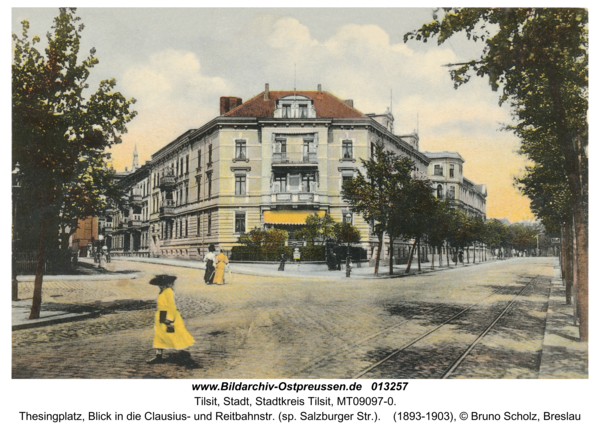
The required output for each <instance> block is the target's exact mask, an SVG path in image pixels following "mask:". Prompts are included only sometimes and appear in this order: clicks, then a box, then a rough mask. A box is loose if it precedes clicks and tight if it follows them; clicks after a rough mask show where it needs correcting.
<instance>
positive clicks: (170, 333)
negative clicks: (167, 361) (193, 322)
mask: <svg viewBox="0 0 600 431" xmlns="http://www.w3.org/2000/svg"><path fill="white" fill-rule="evenodd" d="M176 279H177V277H175V276H173V275H166V274H162V275H157V276H156V277H154V278H153V279H152V280H150V284H151V285H153V286H158V287H159V289H160V293H159V294H158V299H157V301H156V314H155V316H154V343H153V346H154V348H155V349H156V356H155V357H154V359H152V360H151V361H149V363H159V362H162V361H163V356H162V355H163V350H164V349H175V350H182V349H185V348H186V347H189V346H191V345H192V344H194V338H193V337H192V335H191V334H190V333H189V332H188V330H187V328H186V327H185V324H184V323H183V319H182V318H181V314H179V311H178V310H177V306H176V305H175V297H174V295H173V285H174V284H175V280H176Z"/></svg>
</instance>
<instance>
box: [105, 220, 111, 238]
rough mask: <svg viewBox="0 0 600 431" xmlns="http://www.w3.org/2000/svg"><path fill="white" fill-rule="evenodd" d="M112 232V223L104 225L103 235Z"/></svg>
mask: <svg viewBox="0 0 600 431" xmlns="http://www.w3.org/2000/svg"><path fill="white" fill-rule="evenodd" d="M112 232H113V228H112V223H111V224H110V226H105V227H104V235H108V236H110V235H112Z"/></svg>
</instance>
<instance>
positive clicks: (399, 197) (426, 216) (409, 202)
mask: <svg viewBox="0 0 600 431" xmlns="http://www.w3.org/2000/svg"><path fill="white" fill-rule="evenodd" d="M410 166H411V171H412V169H413V168H414V164H412V163H411V165H410ZM410 174H412V172H410ZM438 202H439V201H438V200H437V198H436V197H435V196H434V195H433V189H432V187H431V183H430V181H429V180H420V179H414V178H412V175H409V180H408V181H407V182H406V183H405V184H403V185H402V186H401V187H399V188H398V189H397V191H396V193H395V194H394V199H393V211H392V215H391V217H390V223H389V227H388V232H389V234H390V238H402V239H404V240H406V241H408V240H411V239H412V240H413V246H412V248H411V251H410V253H409V257H408V263H407V265H406V270H405V272H406V273H408V272H410V267H411V263H412V257H413V255H414V250H415V248H417V247H419V246H420V241H421V237H422V236H423V235H424V234H425V233H426V232H427V230H428V228H429V226H430V223H431V218H432V217H433V215H434V214H435V211H436V207H437V204H438ZM417 250H420V247H419V248H417ZM418 253H420V252H419V251H418ZM418 264H419V270H420V269H421V260H420V255H419V259H418ZM390 273H392V269H391V268H390Z"/></svg>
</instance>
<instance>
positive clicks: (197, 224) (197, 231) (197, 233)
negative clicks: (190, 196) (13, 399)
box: [196, 214, 200, 236]
mask: <svg viewBox="0 0 600 431" xmlns="http://www.w3.org/2000/svg"><path fill="white" fill-rule="evenodd" d="M196 236H200V214H198V215H197V216H196Z"/></svg>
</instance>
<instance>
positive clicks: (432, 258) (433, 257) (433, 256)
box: [431, 246, 435, 271]
mask: <svg viewBox="0 0 600 431" xmlns="http://www.w3.org/2000/svg"><path fill="white" fill-rule="evenodd" d="M433 262H435V246H433V247H431V270H432V271H433Z"/></svg>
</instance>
